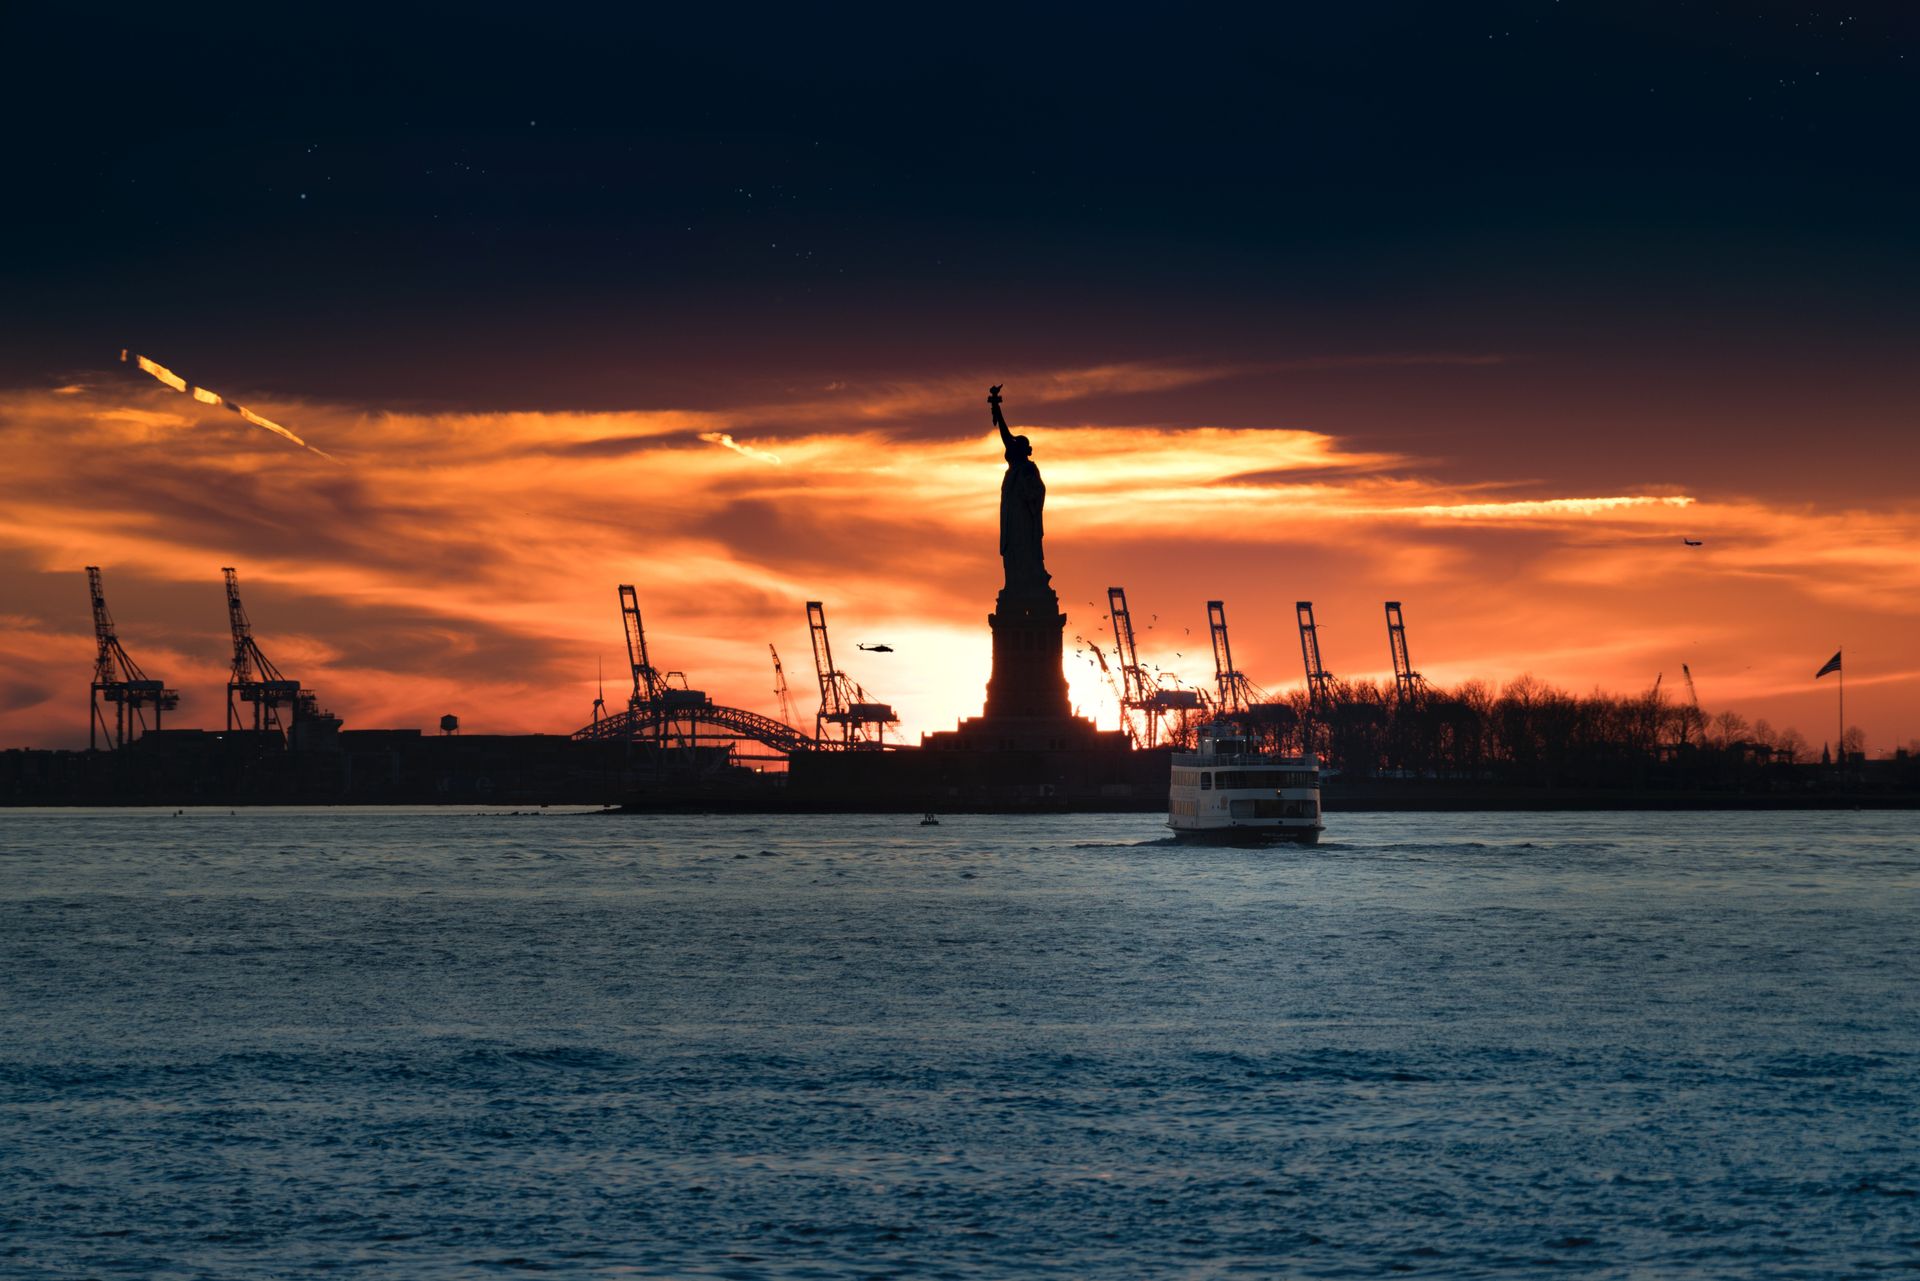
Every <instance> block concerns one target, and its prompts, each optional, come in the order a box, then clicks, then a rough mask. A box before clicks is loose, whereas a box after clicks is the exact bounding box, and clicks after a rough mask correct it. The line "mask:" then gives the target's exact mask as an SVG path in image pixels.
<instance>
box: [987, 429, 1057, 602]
mask: <svg viewBox="0 0 1920 1281" xmlns="http://www.w3.org/2000/svg"><path fill="white" fill-rule="evenodd" d="M1046 503H1047V486H1046V483H1045V482H1044V481H1042V480H1041V479H1040V469H1039V468H1038V467H1036V466H1035V465H1034V462H1033V459H1032V458H1009V459H1008V460H1007V474H1006V476H1005V478H1004V479H1002V480H1001V482H1000V560H1001V563H1002V564H1003V565H1004V566H1005V568H1006V573H1007V590H1008V591H1009V592H1013V593H1016V594H1019V593H1024V592H1032V593H1036V594H1038V593H1043V592H1049V591H1051V590H1052V581H1053V580H1052V576H1051V575H1050V574H1048V573H1047V565H1046V557H1045V553H1044V551H1043V550H1042V548H1041V540H1042V539H1043V538H1044V537H1045V533H1046V531H1045V529H1044V527H1043V525H1042V520H1041V510H1042V509H1043V508H1044V507H1045V506H1046Z"/></svg>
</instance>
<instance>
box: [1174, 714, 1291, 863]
mask: <svg viewBox="0 0 1920 1281" xmlns="http://www.w3.org/2000/svg"><path fill="white" fill-rule="evenodd" d="M1167 826H1168V827H1170V828H1172V829H1173V834H1174V835H1175V836H1176V837H1178V838H1179V839H1181V840H1183V841H1221V842H1247V843H1253V842H1261V841H1297V842H1299V843H1300V844H1302V845H1312V844H1314V843H1315V842H1317V841H1318V840H1319V839H1320V833H1321V832H1322V831H1323V830H1324V827H1325V825H1324V824H1323V823H1321V821H1320V762H1319V759H1318V758H1317V757H1315V756H1314V755H1313V754H1312V753H1308V754H1307V755H1305V756H1280V755H1276V754H1274V753H1271V752H1259V751H1253V750H1251V744H1249V743H1248V742H1247V740H1246V738H1245V736H1244V735H1243V734H1242V732H1241V731H1240V730H1239V729H1238V728H1236V727H1235V726H1232V725H1227V724H1222V723H1219V722H1215V723H1214V724H1212V725H1208V726H1206V727H1205V728H1204V729H1202V730H1201V731H1200V741H1199V744H1198V746H1197V747H1196V748H1195V750H1193V751H1191V752H1176V753H1174V756H1173V777H1172V779H1171V780H1170V781H1169V784H1168V787H1167Z"/></svg>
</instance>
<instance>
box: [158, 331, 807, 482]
mask: <svg viewBox="0 0 1920 1281" xmlns="http://www.w3.org/2000/svg"><path fill="white" fill-rule="evenodd" d="M120 361H121V363H122V364H125V363H128V362H129V361H131V363H133V364H136V365H138V366H139V367H140V368H141V369H142V370H143V371H145V372H146V373H149V374H152V375H153V376H154V377H155V378H157V379H159V380H160V381H161V382H163V383H165V384H166V385H167V386H169V387H171V388H173V389H174V390H175V391H178V392H184V393H185V394H187V395H189V396H192V397H193V398H194V399H195V400H197V401H199V402H200V403H201V404H203V405H218V406H220V407H221V408H222V409H229V410H232V411H233V412H234V413H236V414H238V415H240V416H241V417H242V418H244V419H246V420H247V421H248V422H250V423H252V424H253V425H254V426H255V427H264V428H266V429H267V430H268V431H270V432H272V433H273V434H274V435H276V436H284V437H285V438H286V439H288V440H290V441H292V442H293V443H294V444H296V445H298V446H300V448H302V449H305V450H308V451H309V452H311V453H315V454H318V455H320V456H321V457H322V458H324V459H326V460H327V461H328V462H330V463H337V462H339V461H340V460H339V459H338V458H335V457H334V456H333V455H332V454H329V453H328V452H327V451H326V450H324V449H320V448H317V447H315V446H313V445H309V444H308V443H307V442H306V441H304V440H302V439H300V438H299V437H298V436H296V435H294V434H293V433H292V432H290V431H288V430H287V429H286V428H285V427H282V426H281V425H280V424H279V423H277V422H274V421H273V420H272V419H271V418H263V417H261V416H260V415H259V414H256V413H254V412H253V411H252V410H251V409H248V408H247V407H246V406H245V405H236V404H234V403H233V402H232V401H231V400H228V399H226V398H225V397H224V396H221V395H219V394H217V393H215V392H211V391H208V390H207V389H206V388H205V387H193V386H189V385H188V383H187V380H186V379H184V378H182V377H181V376H180V375H179V374H176V373H174V372H173V371H172V370H171V369H168V368H167V367H166V366H165V365H163V364H161V363H160V362H159V361H157V360H148V359H147V358H146V357H145V356H142V355H139V354H138V353H135V354H133V355H132V356H129V355H128V353H127V349H126V348H125V347H122V348H121V349H120ZM729 443H731V442H729ZM774 461H776V462H778V461H779V460H778V459H775V460H774Z"/></svg>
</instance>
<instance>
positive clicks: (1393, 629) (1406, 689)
mask: <svg viewBox="0 0 1920 1281" xmlns="http://www.w3.org/2000/svg"><path fill="white" fill-rule="evenodd" d="M1387 647H1388V648H1389V649H1391V650H1392V651H1393V688H1394V693H1395V695H1396V696H1397V697H1398V698H1399V701H1400V703H1401V704H1402V705H1403V706H1404V705H1406V704H1408V703H1411V702H1412V701H1413V699H1414V696H1415V695H1417V694H1418V693H1419V692H1420V673H1419V672H1416V671H1414V670H1413V660H1412V659H1410V658H1408V657H1407V621H1406V619H1405V618H1404V617H1402V615H1401V613H1400V602H1399V601H1397V600H1390V601H1388V602H1387Z"/></svg>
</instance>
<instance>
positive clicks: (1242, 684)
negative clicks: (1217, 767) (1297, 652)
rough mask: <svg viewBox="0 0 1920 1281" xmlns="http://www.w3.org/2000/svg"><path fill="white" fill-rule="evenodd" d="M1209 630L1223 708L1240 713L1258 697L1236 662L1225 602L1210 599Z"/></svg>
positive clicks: (1225, 711)
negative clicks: (1228, 635) (1228, 637)
mask: <svg viewBox="0 0 1920 1281" xmlns="http://www.w3.org/2000/svg"><path fill="white" fill-rule="evenodd" d="M1207 633H1208V635H1209V636H1211V637H1212V639H1213V685H1214V688H1215V689H1216V690H1218V691H1219V693H1220V704H1219V707H1220V711H1221V713H1222V714H1223V715H1226V716H1240V715H1244V714H1245V713H1246V710H1247V708H1248V707H1249V706H1251V705H1252V704H1253V703H1254V702H1256V701H1264V700H1257V699H1256V698H1255V697H1254V691H1253V689H1252V686H1251V684H1250V683H1249V682H1248V680H1247V678H1246V676H1245V675H1244V674H1242V673H1241V672H1240V671H1239V670H1238V669H1236V668H1235V667H1234V665H1233V644H1232V642H1231V641H1229V640H1228V639H1227V606H1226V602H1225V601H1217V600H1210V601H1208V602H1207Z"/></svg>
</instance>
